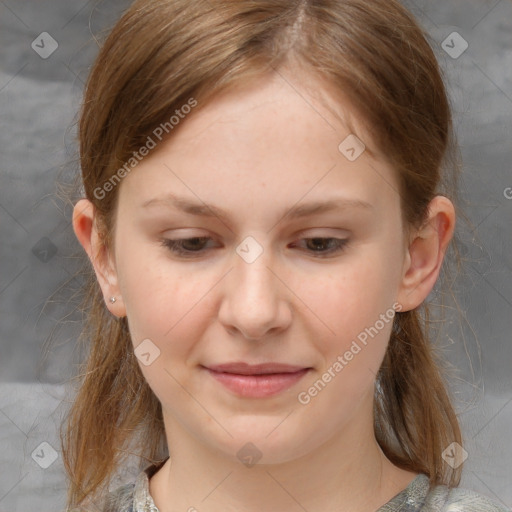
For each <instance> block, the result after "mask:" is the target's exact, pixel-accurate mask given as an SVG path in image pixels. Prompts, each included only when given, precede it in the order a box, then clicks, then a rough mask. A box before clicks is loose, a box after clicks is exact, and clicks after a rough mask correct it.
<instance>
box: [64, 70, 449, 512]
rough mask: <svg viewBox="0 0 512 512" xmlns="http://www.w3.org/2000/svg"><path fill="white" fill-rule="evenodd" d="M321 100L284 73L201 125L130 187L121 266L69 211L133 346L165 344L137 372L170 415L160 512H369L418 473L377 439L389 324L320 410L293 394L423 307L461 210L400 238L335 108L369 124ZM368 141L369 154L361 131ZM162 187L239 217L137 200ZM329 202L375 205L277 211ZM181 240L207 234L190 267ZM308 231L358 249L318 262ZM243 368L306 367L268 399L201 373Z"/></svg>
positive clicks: (389, 203)
mask: <svg viewBox="0 0 512 512" xmlns="http://www.w3.org/2000/svg"><path fill="white" fill-rule="evenodd" d="M290 76H292V75H290ZM289 81H293V83H294V87H293V88H292V87H291V86H290V84H289ZM298 84H300V86H299V85H298ZM328 90H329V88H328V87H327V85H326V84H323V83H321V82H318V81H315V79H314V78H312V77H307V76H303V77H301V78H300V80H299V79H298V77H297V75H294V78H293V80H292V78H289V80H288V81H286V80H284V79H283V77H282V75H281V74H280V75H277V74H273V75H270V76H266V77H265V78H262V80H261V81H260V82H255V83H254V84H252V85H251V86H250V87H245V88H241V89H238V90H232V91H230V92H229V93H226V94H223V95H221V96H219V97H216V98H215V99H214V100H213V101H212V102H211V103H209V104H208V105H206V106H204V108H202V109H201V110H197V112H194V114H191V115H190V116H189V117H188V118H187V119H185V120H184V121H182V124H181V125H180V126H179V130H176V132H175V133H174V132H173V136H172V137H171V138H170V139H169V140H167V141H165V142H162V143H161V144H160V145H159V147H157V148H156V149H155V150H154V151H153V152H152V153H151V154H150V155H148V156H147V157H145V159H144V160H143V161H142V162H141V163H139V165H138V166H137V167H136V168H135V169H134V170H132V171H131V173H130V174H129V175H128V176H126V177H125V178H124V179H123V180H122V182H121V184H120V185H119V190H118V191H117V192H118V193H119V194H120V196H119V204H118V209H117V212H116V230H115V237H114V245H113V251H112V253H111V254H107V252H106V251H105V250H103V248H102V244H101V240H100V238H99V236H98V233H97V231H96V229H95V225H94V222H93V221H94V208H93V207H92V205H91V203H90V202H89V201H87V200H85V199H84V200H80V201H79V202H78V203H77V205H76V207H75V212H74V218H73V225H74V229H75V233H76V235H77V237H78V239H79V241H80V243H81V244H82V245H83V247H84V249H85V250H86V252H87V253H88V255H89V257H90V258H91V261H92V262H93V264H94V268H95V271H96V274H97V277H98V280H99V283H100V285H101V287H102V290H103V293H104V297H105V301H106V307H108V308H109V310H110V311H111V313H112V314H113V315H116V316H125V315H126V316H127V317H128V322H129V327H130V333H131V336H132V340H133V343H134V346H135V347H136V346H138V345H139V344H140V343H141V342H142V341H143V340H145V339H148V338H149V339H150V340H151V342H152V343H153V344H154V345H156V346H157V347H158V349H159V350H160V355H159V357H158V358H156V359H155V360H154V362H152V364H150V365H149V366H145V365H143V364H141V363H139V364H140V366H141V370H142V372H143V374H144V376H145V378H146V379H147V381H148V383H149V385H150V386H151V388H152V390H153V391H154V393H155V394H156V396H157V397H158V399H159V400H160V401H161V403H162V407H163V414H164V420H165V427H166V436H167V441H168V445H169V447H170V454H171V458H172V464H171V463H170V461H167V463H166V464H165V465H164V466H163V467H162V469H161V470H160V471H159V472H158V473H157V474H156V475H155V476H154V477H153V478H152V479H151V481H150V491H151V494H152V496H153V497H154V500H155V503H156V505H157V506H158V507H159V509H160V511H161V512H170V511H175V510H188V509H189V508H190V507H195V508H196V509H197V510H199V511H201V512H202V511H212V512H217V511H220V510H223V511H226V510H228V511H231V510H233V511H235V510H244V511H249V512H250V511H253V510H254V511H261V510H267V511H274V510H275V511H277V510H289V511H293V510H297V511H299V510H303V508H305V509H306V510H308V512H316V511H320V510H322V511H324V512H325V511H334V510H336V511H354V510H358V511H361V512H365V511H368V512H370V511H374V510H376V509H377V508H378V507H379V506H381V505H383V504H384V503H386V502H387V501H389V500H390V499H391V498H392V497H393V496H394V495H396V494H397V493H398V492H400V491H401V490H402V489H404V488H405V487H406V486H407V485H408V483H409V482H410V481H411V480H412V479H413V478H414V477H415V476H416V474H415V473H411V472H408V471H404V470H402V469H399V468H397V467H395V466H394V465H393V464H391V462H390V461H388V460H387V459H386V458H385V456H384V454H383V453H382V451H381V450H380V448H379V446H378V444H377V442H376V440H375V437H374V431H373V417H372V406H373V395H374V383H375V377H376V374H377V371H378V369H379V367H380V364H381V362H382V359H383V357H384V354H385V350H386V346H387V343H388V340H389V336H390V332H391V326H392V322H388V323H385V325H384V328H382V329H381V330H380V331H379V332H378V334H377V335H376V336H374V337H373V338H370V339H369V341H368V343H367V345H366V346H364V347H363V348H362V349H361V350H360V351H359V352H358V353H357V355H355V356H354V357H353V359H352V360H351V361H349V362H348V364H346V366H344V368H343V369H342V371H339V372H338V373H337V374H336V376H335V377H334V378H332V379H331V381H330V382H329V383H328V384H327V385H326V386H325V388H324V389H323V390H322V391H321V392H319V393H318V394H317V396H315V397H312V398H311V400H310V401H309V403H307V404H302V403H300V402H299V401H298V399H297V395H298V394H299V393H300V392H301V391H305V390H306V391H307V390H308V388H309V387H310V386H312V385H313V383H314V382H315V381H317V380H318V379H319V378H321V377H322V375H323V374H324V373H325V372H326V371H327V369H328V368H329V367H332V365H333V363H334V362H335V361H336V360H337V358H338V356H339V355H343V354H344V353H345V352H346V351H347V350H348V349H349V348H350V346H351V343H352V342H353V340H355V339H356V337H357V335H358V334H359V333H361V332H362V331H364V329H365V328H368V327H370V326H374V325H375V324H376V321H377V320H378V319H379V318H380V315H381V314H385V313H386V311H389V310H390V309H391V308H392V306H393V304H394V303H399V304H400V305H401V310H402V311H407V310H410V309H413V308H415V307H417V306H418V305H420V304H421V303H422V302H423V300H424V299H425V298H426V297H427V295H428V294H429V292H430V290H431V289H432V287H433V286H434V283H435V281H436V279H437V277H438V274H439V270H440V265H441V263H442V260H443V257H444V252H445V249H446V246H447V244H448V242H449V241H450V239H451V237H452V234H453V229H454V225H455V214H454V208H453V205H452V203H451V202H450V201H449V200H448V199H446V198H445V197H442V196H437V197H436V198H434V200H433V201H432V202H431V204H430V217H429V220H428V222H427V223H426V224H425V226H424V227H423V228H422V229H421V230H418V231H416V232H414V233H412V235H411V236H410V237H406V236H405V234H404V231H403V226H402V224H401V216H400V199H399V195H398V193H397V190H398V183H397V180H396V176H395V175H394V172H393V170H392V169H391V168H390V167H389V165H388V164H387V163H386V162H385V160H384V158H383V157H382V155H381V157H380V158H377V159H372V158H371V157H370V156H369V154H368V152H366V151H365V152H363V154H362V155H361V156H360V157H359V158H357V159H356V160H355V161H353V162H350V161H349V160H348V159H347V158H345V156H344V155H342V154H341V153H340V151H339V150H338V145H339V144H340V142H341V141H343V140H344V139H345V138H346V137H347V136H348V135H349V134H350V131H349V129H348V128H347V126H346V125H345V124H344V123H343V122H342V120H341V119H340V118H338V117H336V116H334V115H333V112H332V110H333V109H334V110H337V111H339V112H340V113H341V115H348V116H350V118H351V119H352V121H353V122H355V126H356V127H358V126H359V125H358V123H357V115H356V113H354V112H353V111H352V110H351V107H350V105H349V104H348V103H347V102H344V103H342V104H340V102H334V100H332V99H331V100H330V106H331V109H328V108H326V107H325V100H326V98H327V101H329V100H328V98H329V95H328ZM320 96H321V97H322V99H323V101H321V98H320ZM357 134H358V136H359V138H360V139H362V140H363V141H364V142H365V144H366V145H367V147H371V148H372V150H373V151H375V148H374V147H373V145H372V143H371V140H369V138H368V137H365V135H364V131H363V130H362V128H361V129H360V130H359V129H358V131H357ZM169 193H173V194H175V195H179V196H182V197H186V198H188V199H191V200H195V201H197V202H199V203H207V204H212V205H215V206H217V207H220V208H223V209H225V210H226V211H227V215H228V217H227V218H226V219H222V220H221V219H219V218H218V217H215V216H214V217H212V218H202V217H197V216H194V215H191V214H187V213H183V212H180V211H179V210H177V209H174V208H173V207H172V206H170V205H169V204H166V203H165V201H162V202H154V203H152V205H151V206H147V207H145V208H144V207H143V206H142V205H143V204H144V203H145V202H147V201H150V200H152V199H156V198H163V197H165V196H166V195H168V194H169ZM334 197H343V198H350V199H358V200H361V201H366V202H368V203H370V205H371V207H370V208H367V209H365V208H356V207H353V206H349V207H346V208H344V209H338V210H336V211H332V212H329V213H322V214H316V215H310V216H308V217H303V218H296V219H291V218H288V217H284V216H285V214H286V212H288V210H289V209H290V208H291V207H293V206H295V205H296V204H297V203H299V204H304V203H308V202H312V201H326V200H328V199H330V198H334ZM248 236H252V237H253V238H254V239H255V240H256V241H257V243H258V244H259V245H260V246H261V248H262V249H263V252H262V254H261V255H260V256H259V257H258V258H257V259H256V260H255V261H253V262H252V263H247V262H246V261H244V259H243V258H241V257H240V256H239V254H237V252H236V249H237V247H238V246H239V245H240V243H241V242H242V241H243V240H244V239H245V238H246V237H248ZM187 237H188V238H191V237H210V238H211V240H209V241H208V242H207V244H206V245H204V244H203V245H200V244H199V245H198V244H197V243H196V244H194V242H192V243H189V244H188V245H185V247H187V248H189V249H190V248H191V249H192V250H193V249H196V248H201V247H205V249H204V250H203V252H201V253H199V256H195V257H194V258H190V259H186V258H181V257H180V256H177V255H174V254H173V253H172V252H171V251H170V249H169V248H168V247H165V246H163V245H162V243H161V240H162V239H163V238H174V239H179V238H187ZM308 237H309V238H320V237H321V238H329V237H331V238H332V237H335V238H340V239H348V244H347V245H346V246H345V247H344V248H343V249H342V250H341V251H338V252H332V253H331V254H326V255H325V256H323V257H322V254H320V255H318V252H316V253H315V250H317V251H319V249H318V248H317V247H318V243H317V244H314V243H313V242H311V241H309V242H308V241H307V240H305V239H306V238H308ZM320 247H322V246H321V245H320ZM324 247H327V248H323V249H320V250H323V251H324V253H327V252H328V249H329V247H331V246H330V245H326V246H324ZM111 296H115V297H116V298H117V301H116V302H115V303H114V304H111V303H110V302H109V298H110V297H111ZM232 361H246V362H249V363H253V364H256V363H261V362H268V361H277V362H284V363H288V364H294V365H299V366H304V367H311V368H312V370H310V372H309V373H308V374H307V375H306V376H305V377H304V378H303V379H302V380H301V381H300V382H299V383H297V384H296V385H294V386H293V387H292V388H290V389H288V390H286V391H284V392H282V393H280V394H278V395H275V396H273V397H269V398H241V397H238V396H236V395H234V394H233V393H231V392H230V391H228V390H226V389H225V388H224V387H223V386H222V385H221V384H219V383H218V382H217V381H216V380H214V379H213V378H212V377H211V376H210V375H209V374H207V373H206V372H205V371H204V370H203V369H201V367H200V365H206V366H208V365H211V364H219V363H224V362H232ZM248 442H251V443H253V444H254V445H255V446H256V447H257V448H258V450H259V452H260V453H261V458H260V459H259V461H258V463H257V464H256V465H253V466H252V467H247V466H245V465H244V464H242V462H241V461H240V460H239V458H238V457H237V452H238V451H239V450H240V449H241V448H242V447H243V446H244V445H246V443H248ZM262 489H265V492H264V493H262V492H261V490H262ZM214 490H215V491H214ZM213 491H214V492H213ZM206 497H207V498H206ZM205 498H206V499H205ZM203 500H204V501H203Z"/></svg>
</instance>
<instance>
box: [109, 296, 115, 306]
mask: <svg viewBox="0 0 512 512" xmlns="http://www.w3.org/2000/svg"><path fill="white" fill-rule="evenodd" d="M115 301H116V298H115V297H114V296H113V295H112V297H110V303H111V304H114V302H115Z"/></svg>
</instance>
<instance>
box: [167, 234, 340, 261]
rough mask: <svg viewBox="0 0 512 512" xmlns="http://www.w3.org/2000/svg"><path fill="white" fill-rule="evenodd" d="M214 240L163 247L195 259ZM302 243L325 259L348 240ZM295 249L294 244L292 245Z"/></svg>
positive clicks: (200, 239)
mask: <svg viewBox="0 0 512 512" xmlns="http://www.w3.org/2000/svg"><path fill="white" fill-rule="evenodd" d="M209 240H212V239H211V238H210V237H207V236H202V237H193V238H180V239H176V240H172V239H169V238H164V239H162V241H161V242H162V245H163V246H165V247H167V248H168V249H169V250H170V251H171V252H172V253H174V254H175V255H177V256H180V257H183V258H195V257H197V256H200V255H201V254H203V253H204V252H205V251H206V250H207V249H205V245H206V242H208V241H209ZM301 241H306V247H307V248H306V249H305V250H306V251H307V252H311V253H313V254H314V255H315V257H324V255H330V254H334V253H339V252H342V251H343V250H344V249H345V248H346V247H347V244H348V240H347V239H341V238H332V237H331V238H326V237H315V238H303V239H302V240H301ZM292 247H293V244H292Z"/></svg>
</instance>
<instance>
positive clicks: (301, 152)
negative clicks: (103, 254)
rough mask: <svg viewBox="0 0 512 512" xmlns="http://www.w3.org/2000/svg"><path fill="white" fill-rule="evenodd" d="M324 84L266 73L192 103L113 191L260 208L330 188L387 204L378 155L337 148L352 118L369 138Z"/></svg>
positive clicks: (386, 175) (391, 196)
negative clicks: (186, 113)
mask: <svg viewBox="0 0 512 512" xmlns="http://www.w3.org/2000/svg"><path fill="white" fill-rule="evenodd" d="M299 79H301V80H303V81H302V82H301V81H299ZM292 80H297V84H295V83H293V82H292ZM324 85H325V84H323V83H322V82H319V81H318V79H315V78H313V77H307V80H305V77H304V75H297V76H295V75H290V74H288V75H286V76H285V75H282V74H279V73H274V74H272V75H268V76H266V77H264V78H263V77H262V78H261V79H260V80H258V81H254V82H253V83H251V84H249V85H246V86H244V87H241V88H237V89H230V90H229V91H226V92H225V93H223V94H222V95H219V96H217V97H215V98H214V99H213V100H211V101H210V102H209V103H208V104H206V105H204V106H202V105H200V104H199V105H198V107H196V110H195V111H193V112H192V113H191V114H190V115H189V116H188V117H187V116H184V119H183V120H182V121H180V122H181V125H180V126H179V127H178V129H177V130H176V132H175V133H172V136H171V137H170V138H169V139H167V140H165V141H163V142H161V143H159V144H158V146H157V147H156V148H155V149H154V150H153V152H152V153H151V154H149V155H148V156H147V157H145V158H144V159H143V160H142V162H141V163H139V164H138V165H137V168H136V169H134V170H133V171H132V172H131V173H130V174H129V176H127V177H126V178H125V179H124V180H123V183H122V187H121V188H122V189H125V192H123V194H121V195H125V196H126V195H127V194H128V196H129V197H130V203H132V204H136V205H142V204H144V203H147V202H148V201H150V200H151V199H154V198H155V197H157V196H161V195H162V194H165V192H168V193H172V194H179V195H181V196H183V195H185V196H188V197H190V198H195V199H196V200H203V201H204V202H208V203H212V204H220V205H222V204H225V205H228V204H229V205H232V206H233V207H235V206H236V205H237V204H238V206H239V207H240V208H247V207H249V206H250V205H251V207H256V205H257V204H264V205H265V209H268V208H269V207H270V206H271V205H272V204H278V203H279V204H281V203H283V202H284V203H285V204H294V203H296V202H297V201H300V200H301V198H302V197H304V199H308V200H318V199H321V198H322V197H325V194H326V193H327V192H332V191H333V190H338V191H340V192H343V193H344V194H346V195H347V196H350V197H353V198H356V199H359V200H361V201H367V202H370V203H372V204H375V206H376V207H378V206H379V205H385V204H387V203H389V202H390V201H392V202H393V201H395V202H396V201H397V200H398V197H397V185H396V183H395V180H394V173H393V172H392V169H391V168H390V167H389V166H388V165H387V163H386V162H385V161H384V160H382V159H381V160H376V159H375V158H374V157H372V156H370V154H369V151H367V150H364V151H363V152H362V153H361V155H360V156H359V157H358V158H356V159H355V160H353V161H351V160H349V159H348V158H347V156H346V154H344V153H343V151H342V150H340V144H342V146H341V148H342V149H346V148H345V146H346V144H343V143H344V141H345V140H348V141H349V143H350V142H353V141H354V140H356V139H351V138H350V137H349V136H351V137H353V135H354V134H352V132H351V130H353V129H354V128H353V127H354V126H355V127H356V129H357V130H358V132H357V138H358V139H360V140H362V142H363V143H364V144H365V146H366V148H369V147H371V146H372V142H371V141H370V140H369V139H368V137H367V136H366V135H365V132H364V131H363V130H362V129H360V126H362V123H360V122H359V120H358V119H357V115H356V113H355V112H354V111H353V110H352V108H351V105H350V104H349V103H348V102H342V101H339V99H338V100H336V101H334V100H333V99H332V96H330V95H329V93H328V88H327V87H325V90H324V89H323V86H324ZM347 120H348V121H350V123H348V122H346V121H347ZM351 127H352V128H351ZM347 137H349V138H348V139H347ZM349 145H350V144H349ZM352 145H353V144H352ZM355 149H356V151H360V148H358V147H355ZM352 154H353V152H352Z"/></svg>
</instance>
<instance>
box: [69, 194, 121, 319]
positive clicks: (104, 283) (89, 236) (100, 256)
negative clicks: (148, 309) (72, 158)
mask: <svg viewBox="0 0 512 512" xmlns="http://www.w3.org/2000/svg"><path fill="white" fill-rule="evenodd" d="M95 215H96V213H95V208H94V205H93V204H92V203H91V201H89V200H88V199H80V200H79V201H78V202H77V203H76V205H75V207H74V209H73V230H74V231H75V235H76V237H77V238H78V241H79V242H80V244H81V245H82V247H83V248H84V250H85V252H86V253H87V255H88V256H89V259H90V261H91V263H92V266H93V267H94V272H95V273H96V278H97V279H98V283H99V285H100V287H101V290H102V292H103V298H104V300H105V303H106V305H107V308H108V310H109V311H110V312H111V313H112V314H113V315H115V316H117V317H123V316H126V309H125V306H124V303H123V299H122V296H121V293H120V290H119V285H118V279H117V273H116V269H115V263H114V261H113V258H112V256H111V254H110V253H109V251H108V250H107V248H106V247H105V244H104V243H103V241H102V239H101V237H100V234H99V232H98V229H97V219H96V218H95ZM111 297H115V298H116V301H115V302H114V303H111V302H110V298H111Z"/></svg>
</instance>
